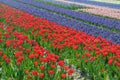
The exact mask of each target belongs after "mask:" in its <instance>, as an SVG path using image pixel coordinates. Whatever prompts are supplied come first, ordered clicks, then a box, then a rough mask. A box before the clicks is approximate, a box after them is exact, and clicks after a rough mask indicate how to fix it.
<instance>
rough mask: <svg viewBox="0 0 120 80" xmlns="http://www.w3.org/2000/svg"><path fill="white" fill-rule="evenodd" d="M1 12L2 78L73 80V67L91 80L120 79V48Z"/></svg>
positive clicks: (45, 22)
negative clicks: (70, 66) (66, 60)
mask: <svg viewBox="0 0 120 80" xmlns="http://www.w3.org/2000/svg"><path fill="white" fill-rule="evenodd" d="M0 11H1V12H0V19H1V20H0V22H1V23H0V30H1V33H0V35H1V37H0V42H1V44H0V50H1V52H0V57H1V58H0V61H1V62H0V68H1V69H2V71H3V72H2V73H0V74H1V76H2V78H4V79H17V80H18V79H20V80H21V79H22V80H26V79H27V78H31V79H32V80H33V79H39V78H40V79H43V80H56V79H57V80H59V79H60V80H62V79H63V80H72V78H71V77H70V76H71V75H72V73H73V72H74V71H73V69H71V68H70V69H69V65H70V64H73V65H75V66H76V67H77V68H79V69H80V70H82V71H84V72H85V73H87V75H88V76H90V77H91V78H92V80H97V79H100V80H105V79H110V80H112V79H113V80H119V79H120V74H119V72H120V53H119V52H120V45H116V44H113V43H111V42H109V41H107V40H105V39H103V38H100V37H97V38H95V37H94V36H90V35H87V34H85V33H84V32H81V31H76V30H73V29H71V28H69V27H64V26H61V25H58V24H56V23H53V22H51V21H48V20H46V19H43V18H37V17H35V16H33V15H30V14H29V13H24V12H22V11H19V10H16V9H14V8H11V7H9V6H6V5H3V4H0ZM8 12H9V13H8ZM64 59H68V60H69V61H68V63H66V64H65V61H64ZM57 66H60V67H61V68H60V70H58V69H59V68H57ZM7 67H9V68H7ZM44 67H45V70H44ZM24 70H25V71H24Z"/></svg>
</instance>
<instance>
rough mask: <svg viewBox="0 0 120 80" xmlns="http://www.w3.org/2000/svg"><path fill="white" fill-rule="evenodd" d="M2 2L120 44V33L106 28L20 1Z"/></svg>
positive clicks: (8, 0)
mask: <svg viewBox="0 0 120 80" xmlns="http://www.w3.org/2000/svg"><path fill="white" fill-rule="evenodd" d="M0 2H3V3H5V4H8V5H10V6H13V7H15V8H18V9H20V10H23V11H25V12H29V13H31V14H34V15H36V16H39V17H41V18H46V19H48V20H50V21H53V22H56V23H59V24H61V25H64V26H70V27H71V28H73V29H76V30H81V31H83V32H85V33H87V34H91V35H94V36H96V37H97V36H101V37H103V38H106V39H107V40H110V41H112V42H114V43H117V44H120V34H117V33H114V32H112V31H109V30H105V29H99V28H97V27H96V26H91V25H89V24H85V23H82V22H79V21H76V20H72V19H70V18H66V17H64V16H60V15H57V14H53V13H52V12H48V11H45V10H41V9H38V8H36V7H33V6H29V5H26V4H22V3H18V2H16V1H14V0H5V1H4V0H0Z"/></svg>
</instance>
